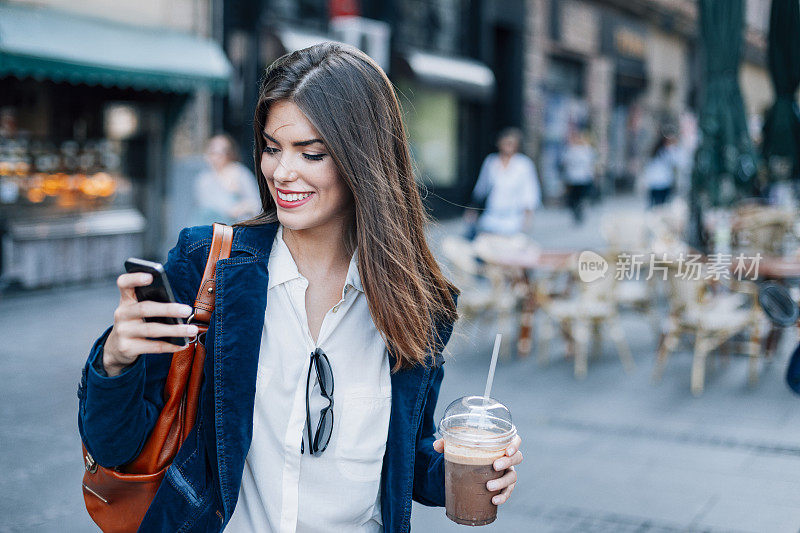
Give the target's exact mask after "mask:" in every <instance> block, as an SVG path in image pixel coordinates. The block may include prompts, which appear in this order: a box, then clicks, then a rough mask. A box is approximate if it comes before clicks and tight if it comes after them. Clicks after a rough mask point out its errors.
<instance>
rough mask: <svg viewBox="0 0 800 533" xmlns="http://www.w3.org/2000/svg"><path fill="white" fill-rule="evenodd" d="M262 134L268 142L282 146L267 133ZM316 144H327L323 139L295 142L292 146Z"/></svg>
mask: <svg viewBox="0 0 800 533" xmlns="http://www.w3.org/2000/svg"><path fill="white" fill-rule="evenodd" d="M262 133H263V134H264V138H265V139H266V140H268V141H272V142H274V143H275V144H277V145H280V144H281V143H279V142H278V141H277V140H276V139H275V138H274V137H271V136H270V135H269V134H268V133H266V132H262ZM314 143H320V144H325V143H324V142H323V140H322V139H309V140H307V141H296V142H293V143H292V146H308V145H309V144H314Z"/></svg>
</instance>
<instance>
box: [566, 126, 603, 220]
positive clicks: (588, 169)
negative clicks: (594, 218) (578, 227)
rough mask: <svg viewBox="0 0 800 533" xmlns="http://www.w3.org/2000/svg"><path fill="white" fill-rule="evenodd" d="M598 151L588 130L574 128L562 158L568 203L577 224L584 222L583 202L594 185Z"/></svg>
mask: <svg viewBox="0 0 800 533" xmlns="http://www.w3.org/2000/svg"><path fill="white" fill-rule="evenodd" d="M596 162H597V152H596V151H595V149H594V147H593V146H592V144H591V143H590V142H589V134H588V132H585V131H581V130H573V131H571V132H570V134H569V138H568V139H567V147H566V149H565V150H564V155H563V156H562V158H561V166H562V169H563V179H564V183H565V185H566V187H567V205H569V208H570V209H571V210H572V217H573V219H574V220H575V223H576V224H580V223H581V222H583V204H584V200H585V198H586V197H587V196H588V194H589V193H590V192H591V189H592V187H593V186H594V169H595V164H596Z"/></svg>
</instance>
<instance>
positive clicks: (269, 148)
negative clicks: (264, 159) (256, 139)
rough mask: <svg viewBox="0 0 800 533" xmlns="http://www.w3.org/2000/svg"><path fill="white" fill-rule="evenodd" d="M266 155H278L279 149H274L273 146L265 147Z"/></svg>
mask: <svg viewBox="0 0 800 533" xmlns="http://www.w3.org/2000/svg"><path fill="white" fill-rule="evenodd" d="M264 153H265V154H270V155H273V154H277V153H278V149H277V148H273V147H271V146H265V147H264Z"/></svg>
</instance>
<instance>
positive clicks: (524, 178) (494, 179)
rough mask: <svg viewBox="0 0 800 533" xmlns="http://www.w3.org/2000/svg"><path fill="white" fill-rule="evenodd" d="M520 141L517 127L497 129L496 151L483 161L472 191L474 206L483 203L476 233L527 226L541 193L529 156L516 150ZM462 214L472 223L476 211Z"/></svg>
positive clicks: (512, 230)
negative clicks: (498, 130) (498, 133)
mask: <svg viewBox="0 0 800 533" xmlns="http://www.w3.org/2000/svg"><path fill="white" fill-rule="evenodd" d="M521 141H522V132H521V131H520V130H519V129H517V128H507V129H505V130H503V131H501V132H500V135H498V136H497V149H498V152H497V153H494V154H489V155H487V156H486V159H484V161H483V165H482V166H481V172H480V174H479V175H478V181H477V183H476V184H475V189H474V190H473V191H472V201H473V204H474V205H480V204H482V203H483V202H484V201H485V202H486V208H485V209H484V211H483V214H481V216H480V218H479V219H478V223H477V228H476V229H477V232H485V233H495V234H500V235H514V234H516V233H521V232H524V231H525V230H526V228H527V227H528V226H530V223H531V221H532V219H533V211H534V209H536V208H537V207H538V206H539V204H540V203H541V192H540V189H539V178H538V176H537V175H536V166H535V165H534V164H533V161H532V160H531V158H530V157H528V156H526V155H524V154H521V153H519V148H520V143H521ZM465 217H466V220H467V222H468V223H474V221H475V218H476V214H475V212H474V211H473V210H469V211H467V213H466V214H465Z"/></svg>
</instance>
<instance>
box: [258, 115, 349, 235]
mask: <svg viewBox="0 0 800 533" xmlns="http://www.w3.org/2000/svg"><path fill="white" fill-rule="evenodd" d="M263 133H264V145H265V149H264V153H263V154H262V155H261V172H262V173H263V174H264V177H265V178H266V180H267V186H268V187H269V192H270V194H271V195H272V199H273V201H274V202H275V204H276V205H277V206H278V207H277V211H278V220H279V221H280V223H281V225H283V226H284V227H286V228H289V229H291V230H295V231H300V230H306V229H314V228H321V227H324V226H333V225H337V226H338V225H342V224H344V223H345V222H346V220H347V219H348V218H349V215H350V213H351V212H352V209H353V198H352V194H351V192H350V189H349V188H348V187H347V185H346V184H345V183H344V180H343V179H342V178H341V177H340V176H339V172H338V170H337V168H336V164H335V163H334V161H333V158H332V157H331V155H330V153H329V152H328V150H327V147H326V146H325V144H324V143H323V142H322V136H321V135H320V134H319V132H318V131H317V130H316V128H314V126H313V125H312V124H311V122H310V121H309V120H308V118H306V116H305V115H304V114H303V112H302V111H300V108H299V107H297V105H296V104H294V103H293V102H289V101H286V100H283V101H280V102H276V103H274V104H273V105H272V106H271V107H270V109H269V113H268V115H267V123H266V125H265V126H264V132H263Z"/></svg>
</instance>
